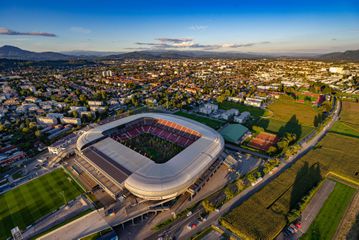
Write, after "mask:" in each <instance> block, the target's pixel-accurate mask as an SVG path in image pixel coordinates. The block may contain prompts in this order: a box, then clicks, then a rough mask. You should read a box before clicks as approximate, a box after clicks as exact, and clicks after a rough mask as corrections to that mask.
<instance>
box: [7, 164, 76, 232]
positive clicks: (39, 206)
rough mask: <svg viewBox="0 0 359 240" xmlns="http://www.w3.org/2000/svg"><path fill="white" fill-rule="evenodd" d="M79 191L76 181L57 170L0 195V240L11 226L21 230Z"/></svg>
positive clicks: (73, 196)
mask: <svg viewBox="0 0 359 240" xmlns="http://www.w3.org/2000/svg"><path fill="white" fill-rule="evenodd" d="M81 193H82V190H81V188H80V187H79V186H78V185H77V183H75V182H74V181H73V180H72V179H71V178H70V176H68V175H67V174H66V173H65V172H64V171H63V170H62V169H58V170H55V171H53V172H51V173H49V174H46V175H44V176H42V177H40V178H38V179H35V180H32V181H30V182H29V183H26V184H24V185H22V186H19V187H17V188H15V189H13V190H11V191H9V192H7V193H5V194H2V195H0V205H1V206H2V207H1V209H2V210H1V212H0V239H6V238H7V237H9V236H10V235H11V234H10V230H11V229H12V228H13V227H15V226H19V228H20V229H24V228H26V226H28V225H30V224H32V223H33V222H35V221H36V220H38V219H39V218H41V217H42V216H44V215H46V214H48V213H50V212H52V211H54V210H56V209H57V208H59V207H60V206H62V205H64V202H65V200H66V201H70V200H72V199H74V198H76V197H77V196H78V195H80V194H81Z"/></svg>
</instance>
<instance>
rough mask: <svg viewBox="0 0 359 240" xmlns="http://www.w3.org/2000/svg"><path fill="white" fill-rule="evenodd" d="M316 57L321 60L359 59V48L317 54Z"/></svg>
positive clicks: (355, 60)
mask: <svg viewBox="0 0 359 240" xmlns="http://www.w3.org/2000/svg"><path fill="white" fill-rule="evenodd" d="M316 58H318V59H320V60H330V61H338V60H343V61H354V62H357V61H359V50H350V51H345V52H333V53H327V54H322V55H319V56H317V57H316Z"/></svg>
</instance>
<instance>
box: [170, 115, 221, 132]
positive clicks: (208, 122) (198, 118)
mask: <svg viewBox="0 0 359 240" xmlns="http://www.w3.org/2000/svg"><path fill="white" fill-rule="evenodd" d="M175 115H178V116H182V117H186V118H189V119H192V120H195V121H197V122H200V123H202V124H205V125H207V126H209V127H211V128H214V129H219V128H220V127H221V126H223V124H224V123H223V122H222V121H219V120H215V119H210V118H207V117H201V116H198V115H195V114H190V113H186V112H182V111H179V112H176V113H175Z"/></svg>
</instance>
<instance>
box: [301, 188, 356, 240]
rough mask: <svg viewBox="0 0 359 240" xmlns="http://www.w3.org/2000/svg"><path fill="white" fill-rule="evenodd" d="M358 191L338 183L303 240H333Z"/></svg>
mask: <svg viewBox="0 0 359 240" xmlns="http://www.w3.org/2000/svg"><path fill="white" fill-rule="evenodd" d="M355 192H356V189H354V188H351V187H349V186H347V185H344V184H342V183H337V184H336V185H335V188H334V190H333V192H332V193H331V194H330V195H329V197H328V199H327V200H326V201H325V203H324V205H323V207H322V208H321V209H320V212H319V214H318V215H317V217H316V218H315V219H314V221H313V223H312V225H311V226H310V228H309V229H308V231H307V232H306V234H305V235H304V236H303V237H302V238H301V239H304V240H307V239H308V240H309V239H323V240H331V239H333V236H334V234H335V232H336V229H337V227H338V225H339V223H340V221H341V219H342V217H343V215H344V213H345V210H346V208H347V207H348V205H349V204H350V201H351V200H352V198H353V196H354V194H355Z"/></svg>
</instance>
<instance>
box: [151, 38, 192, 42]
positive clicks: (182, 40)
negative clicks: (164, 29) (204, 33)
mask: <svg viewBox="0 0 359 240" xmlns="http://www.w3.org/2000/svg"><path fill="white" fill-rule="evenodd" d="M155 40H157V41H160V42H162V43H185V42H192V41H193V39H192V38H156V39H155Z"/></svg>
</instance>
